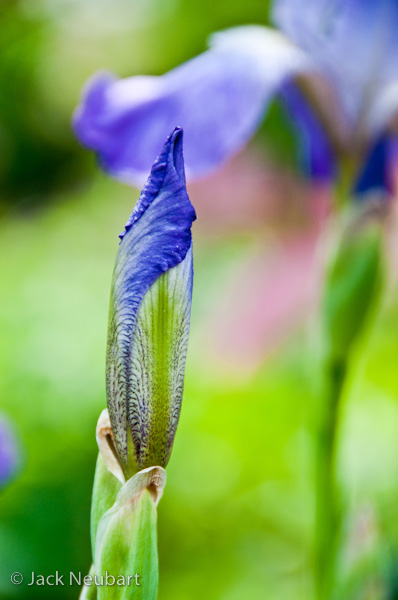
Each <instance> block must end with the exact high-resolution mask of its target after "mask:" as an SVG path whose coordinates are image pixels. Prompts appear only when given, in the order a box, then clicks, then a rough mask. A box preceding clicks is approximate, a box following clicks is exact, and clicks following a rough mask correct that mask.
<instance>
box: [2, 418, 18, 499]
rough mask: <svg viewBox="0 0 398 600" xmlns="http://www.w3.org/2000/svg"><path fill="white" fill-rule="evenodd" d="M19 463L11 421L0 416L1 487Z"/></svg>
mask: <svg viewBox="0 0 398 600" xmlns="http://www.w3.org/2000/svg"><path fill="white" fill-rule="evenodd" d="M18 464H19V450H18V444H17V441H16V438H15V436H14V434H13V432H12V429H11V427H10V425H9V423H8V422H7V421H6V420H5V419H4V418H2V417H1V416H0V488H1V487H2V486H3V485H4V484H5V483H6V482H7V481H8V480H9V479H10V477H12V475H13V474H14V473H15V471H16V469H17V467H18Z"/></svg>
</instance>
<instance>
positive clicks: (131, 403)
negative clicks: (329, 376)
mask: <svg viewBox="0 0 398 600" xmlns="http://www.w3.org/2000/svg"><path fill="white" fill-rule="evenodd" d="M195 218H196V216H195V211H194V209H193V207H192V205H191V203H190V201H189V198H188V194H187V191H186V187H185V174H184V163H183V156H182V131H181V129H179V128H177V129H175V131H174V132H173V133H172V135H171V136H170V137H169V139H168V140H167V142H166V144H165V146H164V148H163V151H162V153H161V154H160V156H159V157H158V159H157V160H156V162H155V164H154V165H153V167H152V171H151V174H150V177H149V179H148V181H147V183H146V185H145V186H144V188H143V190H142V193H141V196H140V199H139V201H138V203H137V205H136V207H135V209H134V211H133V213H132V214H131V216H130V218H129V220H128V222H127V225H126V228H125V231H124V232H123V233H122V234H121V236H120V237H121V243H120V246H119V252H118V255H117V258H116V265H115V270H114V274H113V280H112V291H111V302H110V316H109V329H108V349H107V370H106V379H107V401H108V408H109V416H110V419H111V423H112V430H113V433H114V443H115V451H116V454H117V457H118V460H119V463H120V465H121V467H122V469H123V472H124V476H125V478H126V479H128V478H129V477H131V476H132V475H133V474H134V473H136V472H137V471H139V470H142V469H144V468H146V467H150V466H156V465H159V466H161V467H164V466H166V464H167V462H168V460H169V458H170V453H171V449H172V445H173V440H174V435H175V432H176V428H177V423H178V419H179V414H180V408H181V399H182V390H183V383H184V368H185V358H186V352H187V344H188V334H189V323H190V311H191V297H192V278H193V267H192V239H191V225H192V221H193V220H194V219H195Z"/></svg>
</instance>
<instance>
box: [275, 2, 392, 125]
mask: <svg viewBox="0 0 398 600" xmlns="http://www.w3.org/2000/svg"><path fill="white" fill-rule="evenodd" d="M274 19H275V22H276V23H277V25H278V26H279V27H280V28H281V30H282V31H283V32H284V33H285V34H286V35H287V36H288V37H289V38H290V39H291V40H293V41H294V42H295V43H296V44H297V45H298V46H300V47H301V48H302V49H303V50H305V51H306V52H308V53H309V54H310V55H311V56H312V58H313V60H314V62H315V64H316V66H317V70H318V71H320V72H321V73H322V74H323V75H324V76H325V78H326V79H327V80H328V81H329V83H330V84H331V85H332V87H333V88H334V92H335V94H336V97H337V98H338V100H339V101H340V104H341V108H342V111H343V112H344V115H345V118H346V121H347V125H348V126H349V127H350V128H351V129H352V128H354V127H356V128H357V129H358V128H365V130H369V127H370V125H369V119H370V113H371V111H372V107H373V105H374V104H375V103H376V102H377V100H378V96H379V93H380V90H381V89H382V87H384V85H386V84H387V83H388V82H389V81H391V80H393V79H396V78H397V76H398V61H397V59H396V56H397V52H398V36H397V33H396V32H397V30H398V2H396V0H378V1H377V2H376V1H375V0H366V1H365V0H277V1H276V2H275V6H274Z"/></svg>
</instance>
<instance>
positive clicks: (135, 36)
mask: <svg viewBox="0 0 398 600" xmlns="http://www.w3.org/2000/svg"><path fill="white" fill-rule="evenodd" d="M267 4H268V3H267V2H265V1H264V0H262V1H259V0H246V1H245V2H240V0H228V1H227V0H202V2H200V3H195V2H192V1H190V0H168V1H161V0H146V1H145V2H142V1H141V0H112V2H111V1H110V0H84V1H78V0H34V1H32V0H2V1H1V2H0V22H1V36H0V49H1V50H0V52H1V57H0V264H1V267H0V274H1V293H0V340H1V341H0V402H1V404H0V413H1V416H2V417H3V418H7V420H8V422H9V423H11V426H12V428H13V431H14V434H15V436H16V438H17V440H18V444H19V454H20V456H19V469H18V471H17V473H16V474H15V475H14V477H13V479H12V480H11V481H9V482H8V483H7V485H4V486H3V488H2V489H1V491H0V597H1V598H2V599H4V600H11V599H13V598H19V599H25V598H26V600H28V599H34V598H40V600H44V599H46V598H57V600H62V599H65V600H66V599H74V598H77V596H78V593H79V590H78V588H77V587H69V586H68V585H65V586H64V587H57V588H51V587H49V586H45V587H36V586H28V585H27V583H28V582H30V580H31V573H32V572H35V573H36V574H43V575H45V576H46V575H49V574H53V573H55V572H56V571H58V572H59V573H60V574H66V579H68V577H69V575H68V574H69V572H71V571H73V572H75V573H77V572H79V571H81V572H83V573H85V572H86V571H88V569H89V566H90V547H89V510H90V494H91V487H92V480H93V473H94V465H95V460H96V453H97V450H96V443H95V437H94V431H95V424H96V420H97V418H98V415H99V413H100V411H101V410H102V409H103V408H104V406H105V389H104V367H105V343H106V329H107V316H108V298H109V289H110V280H111V274H112V269H113V263H114V259H115V254H116V251H117V243H118V237H117V236H118V233H119V232H120V231H121V229H122V228H123V226H124V223H125V221H126V219H127V217H128V215H129V213H130V212H131V210H132V207H133V205H134V203H135V201H136V199H137V198H138V191H137V190H134V189H131V188H129V187H127V186H125V185H123V184H120V183H118V182H115V181H113V180H111V179H110V178H109V177H107V176H106V175H105V174H103V173H101V172H100V171H99V169H98V167H97V166H96V164H95V158H94V157H93V155H92V154H91V153H90V152H88V151H86V150H84V149H82V148H81V147H80V146H79V144H78V143H77V141H76V139H75V138H74V135H73V133H72V131H71V126H70V120H71V115H72V112H73V110H74V108H75V106H76V104H77V103H78V100H79V96H80V92H81V88H82V86H83V84H84V82H85V81H86V80H87V78H88V77H89V76H90V75H91V74H92V73H93V72H95V71H97V70H99V69H107V70H111V71H114V72H115V73H117V74H118V75H120V76H128V75H133V74H161V73H163V72H165V71H166V70H168V69H170V68H172V67H174V66H176V65H178V64H179V63H181V62H182V61H184V60H186V59H188V58H190V57H192V56H194V55H196V54H198V53H199V52H201V51H203V50H204V49H205V46H206V38H207V36H208V34H209V33H211V32H212V31H215V30H219V29H223V28H226V27H228V26H232V25H238V24H243V23H260V24H265V23H267V22H268V7H267ZM301 166H302V161H301V159H300V156H299V153H298V147H297V144H296V142H295V136H294V132H293V131H292V129H291V125H290V123H289V120H288V119H287V118H286V114H285V113H284V112H283V109H282V107H281V106H279V104H278V102H275V103H274V104H273V105H272V107H271V110H270V112H269V114H268V116H267V118H266V120H265V122H264V124H263V126H262V128H261V130H260V132H259V133H258V134H257V136H256V138H255V139H254V141H253V142H252V143H251V145H250V146H249V147H248V148H247V149H246V150H244V151H243V152H242V153H241V154H240V155H239V156H237V157H236V158H234V159H233V161H232V162H231V163H230V164H228V165H226V166H225V168H224V169H223V170H222V171H221V172H219V173H217V174H215V175H213V176H211V177H209V178H207V179H206V180H203V181H200V182H195V183H193V184H191V185H190V186H189V191H190V195H191V200H192V202H193V203H194V205H195V208H196V210H197V213H198V221H197V223H196V224H195V226H194V244H195V284H194V302H193V309H192V327H191V329H192V335H191V339H190V347H189V354H188V362H187V370H186V383H185V394H184V402H183V410H182V415H181V420H180V425H179V429H178V432H177V436H176V442H175V446H174V451H173V455H172V459H171V461H170V464H169V466H168V469H167V471H168V483H167V488H166V493H165V495H164V498H163V500H162V502H161V504H160V506H159V546H160V594H159V599H160V600H186V599H187V598H189V599H190V600H195V599H198V600H199V599H202V598H206V599H207V600H238V599H239V600H240V599H241V598H247V599H250V600H264V599H267V598H269V599H275V598H278V600H285V599H286V600H295V599H302V600H308V599H309V598H311V594H312V587H311V586H312V584H311V578H312V575H311V573H312V556H311V541H312V529H313V516H314V515H313V465H312V458H311V457H312V444H313V439H312V430H313V415H314V413H315V412H316V410H315V409H316V403H317V393H316V385H315V383H314V382H316V379H317V364H318V362H317V361H318V356H317V348H318V346H317V343H316V339H317V335H316V309H317V297H318V288H319V279H320V277H321V267H320V264H321V262H322V261H321V259H320V258H319V257H320V256H322V235H321V236H320V235H319V234H320V232H323V231H324V228H325V215H326V214H327V209H328V191H327V189H326V188H325V187H324V186H322V185H312V186H310V185H309V184H308V183H307V182H306V181H305V178H304V176H303V175H302V174H301ZM391 254H392V255H393V254H394V246H393V245H392V247H391ZM391 263H392V266H394V259H393V258H392V260H391ZM391 270H392V271H393V268H392V269H391ZM395 292H396V289H395V285H394V281H391V282H389V293H388V295H387V300H386V301H385V302H384V304H383V308H382V311H381V314H380V316H379V318H378V321H377V324H376V327H375V329H374V331H373V333H372V335H371V336H370V338H369V340H368V342H367V344H366V347H365V348H364V349H361V353H359V355H358V356H357V361H358V371H357V373H356V374H355V377H352V381H351V382H350V386H349V389H348V392H347V395H346V398H345V403H344V406H343V419H342V444H341V447H340V449H339V459H340V477H341V480H342V485H343V489H344V491H345V500H346V502H347V504H348V506H349V508H350V510H349V514H350V519H349V520H348V522H347V523H346V524H345V525H346V531H347V539H348V544H347V550H346V560H347V564H352V565H354V570H355V569H357V570H360V569H362V568H365V569H367V571H368V572H369V573H370V575H371V581H372V582H373V583H372V584H371V585H373V584H374V589H373V588H371V589H370V593H373V592H374V593H375V594H377V585H378V578H379V577H380V575H381V574H383V576H385V575H386V573H385V571H386V569H389V568H390V567H389V566H388V565H391V564H392V563H393V562H394V556H395V551H396V544H397V540H398V521H397V520H396V518H395V513H396V507H397V506H398V406H397V396H398V373H397V366H396V365H397V339H398V303H397V294H396V293H395ZM15 571H18V572H20V573H22V574H23V576H24V577H25V581H24V583H22V584H21V585H12V584H11V582H10V576H11V574H12V573H13V572H15ZM387 576H389V574H388V573H387ZM393 578H394V572H393V571H392V572H391V581H392V584H391V589H392V590H393V589H394V583H393ZM372 590H373V592H372ZM374 590H376V591H374ZM367 597H369V598H381V596H380V595H379V596H377V595H373V596H372V595H369V596H367ZM393 597H395V596H393V595H391V596H390V598H391V599H392V598H393ZM383 598H384V596H383Z"/></svg>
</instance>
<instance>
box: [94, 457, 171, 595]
mask: <svg viewBox="0 0 398 600" xmlns="http://www.w3.org/2000/svg"><path fill="white" fill-rule="evenodd" d="M164 484H165V472H164V470H163V469H161V468H160V467H154V468H150V469H146V470H144V471H140V472H139V473H137V474H136V475H135V476H134V477H132V478H131V479H129V481H127V483H125V484H124V486H123V487H122V488H121V489H120V491H119V493H118V495H117V497H116V501H115V503H114V505H113V506H112V508H111V509H110V510H108V511H107V512H106V513H105V514H104V515H103V516H102V517H101V519H100V522H99V524H98V529H97V536H96V545H95V562H94V571H95V583H96V586H97V595H98V599H99V600H130V599H131V598H133V599H136V600H155V599H156V598H157V589H158V555H157V531H156V526H157V512H156V506H157V503H158V501H159V500H160V497H161V495H162V493H163V487H164ZM112 577H113V578H114V583H113V579H112V580H111V582H110V583H111V584H109V581H110V578H112ZM107 578H108V579H107ZM107 581H108V585H107Z"/></svg>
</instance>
